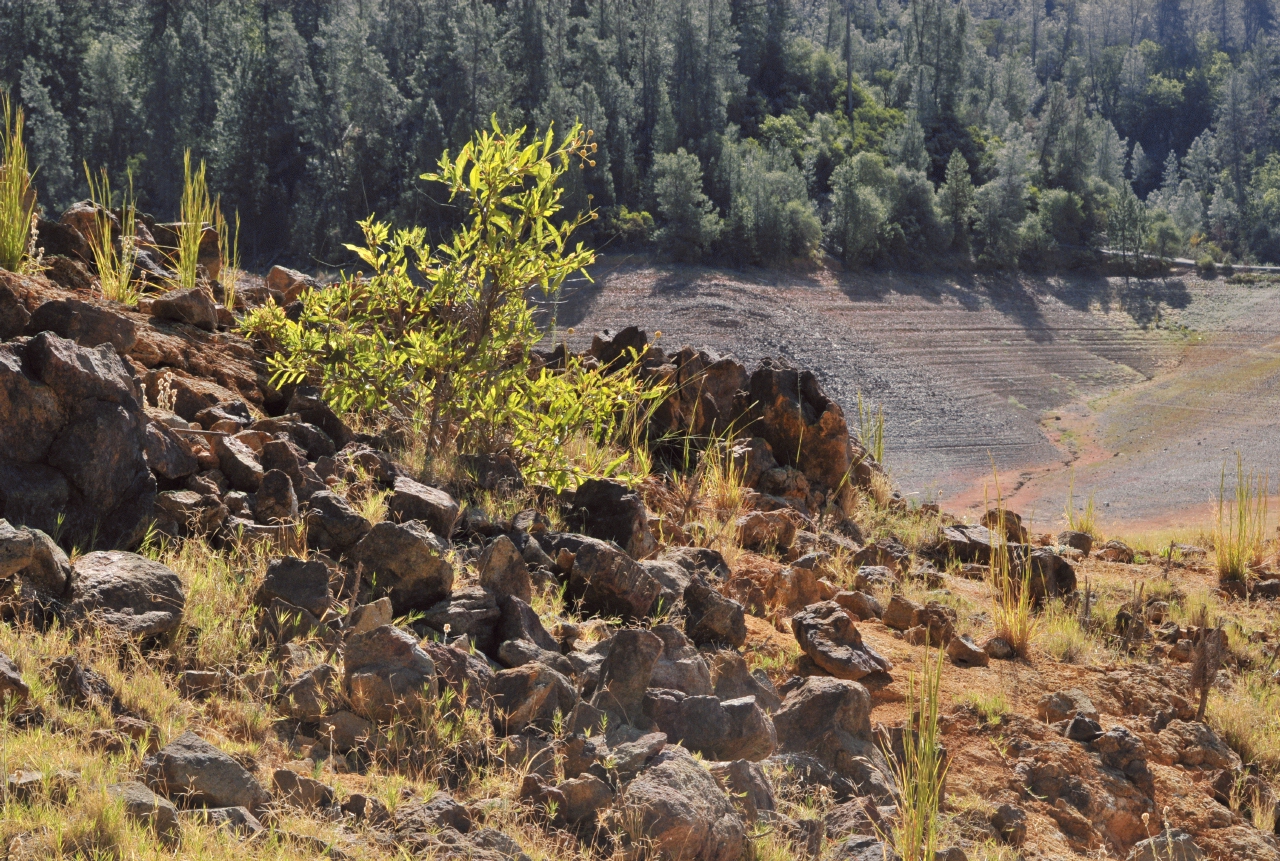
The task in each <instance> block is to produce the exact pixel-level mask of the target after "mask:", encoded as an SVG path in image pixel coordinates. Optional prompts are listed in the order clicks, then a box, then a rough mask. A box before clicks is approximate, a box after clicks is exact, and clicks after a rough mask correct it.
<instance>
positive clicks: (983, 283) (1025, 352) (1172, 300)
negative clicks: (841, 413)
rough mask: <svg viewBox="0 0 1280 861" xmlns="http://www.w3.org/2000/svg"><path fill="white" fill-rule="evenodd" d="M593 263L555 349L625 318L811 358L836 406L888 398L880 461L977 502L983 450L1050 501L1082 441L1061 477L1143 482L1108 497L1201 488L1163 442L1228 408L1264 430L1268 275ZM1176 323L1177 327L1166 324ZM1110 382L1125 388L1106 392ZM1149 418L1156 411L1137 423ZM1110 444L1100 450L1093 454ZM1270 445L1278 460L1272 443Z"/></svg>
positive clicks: (1176, 495)
mask: <svg viewBox="0 0 1280 861" xmlns="http://www.w3.org/2000/svg"><path fill="white" fill-rule="evenodd" d="M593 276H594V277H595V278H596V283H595V284H586V283H583V284H580V285H575V287H574V289H573V290H572V291H566V296H565V297H564V301H563V303H562V304H561V305H560V307H559V316H560V326H561V330H562V333H563V330H564V329H565V328H567V327H570V326H572V327H574V328H575V332H574V334H573V335H569V336H567V339H568V340H569V342H570V345H571V346H573V347H575V348H579V347H583V346H586V345H587V344H589V342H590V336H591V333H593V332H595V331H597V330H599V329H602V328H619V327H622V326H625V325H630V324H636V325H640V326H643V327H644V328H646V329H647V330H648V331H650V332H653V331H655V330H661V331H662V332H663V333H664V334H663V338H662V340H661V343H662V345H663V346H664V347H666V348H668V349H675V348H677V347H679V346H681V345H683V344H686V343H687V344H694V345H698V346H707V347H710V348H712V349H714V350H717V351H719V352H722V353H731V354H733V355H736V356H737V357H738V358H740V359H742V360H743V361H745V362H747V363H748V364H754V363H755V362H756V361H758V360H759V359H761V358H763V357H765V356H773V357H775V358H781V359H785V360H787V361H791V362H793V363H795V364H797V365H800V366H804V367H808V368H811V369H813V371H814V372H815V374H817V376H818V378H819V379H820V380H821V381H822V382H823V384H824V385H825V386H826V387H827V389H828V391H829V392H830V393H831V395H832V396H833V397H835V398H836V399H837V400H838V401H839V402H840V403H841V404H843V405H844V407H845V411H846V413H847V414H848V416H849V417H850V420H851V421H855V420H856V419H855V415H856V409H855V404H856V401H857V395H858V392H862V393H863V395H864V396H866V397H869V398H870V399H871V400H872V401H873V402H874V403H876V404H879V405H882V406H883V407H884V410H885V417H886V425H887V426H886V448H887V451H888V454H887V460H888V462H889V464H890V466H891V467H892V469H893V472H894V475H895V477H897V478H898V480H899V481H900V483H901V484H902V485H903V487H904V489H906V490H907V491H909V492H917V493H919V494H920V495H921V496H928V495H931V494H934V493H940V494H942V495H943V496H945V497H950V498H959V497H964V498H968V499H973V500H976V501H977V503H978V504H980V502H981V486H982V483H983V482H985V481H987V480H988V479H989V477H990V471H991V464H992V461H993V460H994V461H995V464H996V466H997V468H998V469H999V470H1001V471H1002V472H1009V471H1012V472H1014V473H1015V474H1017V475H1020V476H1024V477H1027V480H1026V481H1025V482H1022V484H1023V486H1022V487H1021V489H1020V490H1019V491H1018V494H1017V495H1016V499H1025V500H1027V501H1028V507H1030V506H1034V507H1035V508H1036V509H1037V510H1039V511H1053V512H1056V511H1060V510H1061V506H1062V496H1064V495H1065V490H1066V473H1065V471H1064V465H1065V464H1067V463H1070V462H1072V461H1075V460H1077V459H1078V458H1079V459H1080V460H1081V464H1080V466H1079V471H1080V472H1081V479H1078V482H1077V484H1078V488H1077V492H1079V490H1080V485H1081V484H1086V485H1087V484H1089V483H1090V482H1092V480H1093V479H1092V476H1093V475H1094V474H1095V473H1096V474H1097V476H1098V479H1099V481H1101V480H1103V478H1106V480H1108V481H1119V482H1127V483H1129V484H1130V485H1131V486H1132V487H1134V488H1143V490H1142V493H1143V494H1145V496H1146V498H1144V499H1143V500H1134V499H1132V498H1130V497H1132V496H1133V495H1134V494H1132V493H1131V494H1129V496H1128V497H1125V496H1116V498H1115V499H1113V500H1111V501H1112V503H1113V504H1112V506H1111V509H1112V511H1113V512H1114V511H1118V510H1120V509H1123V508H1125V507H1126V506H1128V507H1132V508H1133V509H1134V510H1135V511H1143V512H1145V511H1147V510H1149V509H1152V508H1153V507H1160V506H1169V507H1173V508H1180V507H1182V506H1185V505H1189V504H1196V505H1198V504H1200V503H1201V502H1203V499H1204V494H1203V493H1201V492H1200V490H1199V489H1198V487H1196V486H1195V484H1194V482H1196V481H1199V480H1201V478H1202V476H1200V475H1199V474H1198V472H1199V471H1188V470H1186V469H1185V468H1183V467H1181V466H1180V464H1179V462H1178V458H1177V457H1176V456H1175V455H1174V454H1173V453H1171V452H1170V451H1164V449H1170V450H1172V451H1173V452H1176V451H1177V447H1178V446H1179V445H1180V446H1182V447H1183V448H1185V446H1186V445H1190V446H1193V447H1194V446H1195V443H1196V441H1197V439H1198V438H1199V437H1203V436H1205V434H1204V432H1203V428H1202V427H1201V426H1200V425H1199V424H1198V422H1201V421H1203V420H1204V419H1205V418H1207V419H1209V420H1210V421H1214V422H1219V423H1221V422H1226V423H1227V424H1228V425H1230V427H1229V429H1228V431H1227V432H1226V433H1225V434H1224V438H1225V439H1226V440H1227V441H1228V442H1229V443H1230V444H1240V445H1246V446H1250V447H1252V449H1258V448H1259V446H1258V445H1257V444H1255V440H1254V437H1255V436H1258V435H1265V434H1266V433H1270V434H1272V435H1273V436H1276V437H1277V438H1280V394H1277V392H1280V379H1277V380H1275V381H1274V384H1273V383H1272V382H1269V380H1270V378H1267V377H1266V375H1265V374H1263V375H1262V377H1261V378H1259V379H1258V380H1257V381H1256V382H1255V384H1253V385H1251V386H1250V385H1244V384H1243V380H1242V379H1240V377H1241V375H1242V374H1243V375H1245V376H1248V374H1249V373H1256V369H1257V368H1258V367H1260V366H1265V365H1267V364H1268V363H1269V362H1271V361H1273V360H1274V361H1280V352H1277V350H1276V349H1275V347H1276V346H1277V345H1280V342H1277V334H1278V333H1280V289H1275V288H1270V289H1260V288H1245V287H1240V286H1238V285H1228V284H1225V283H1224V282H1221V281H1216V282H1202V281H1198V280H1196V279H1190V278H1188V279H1177V278H1170V279H1166V280H1165V281H1163V282H1161V281H1154V282H1137V281H1134V282H1131V283H1130V284H1129V285H1127V286H1126V284H1125V283H1124V281H1123V280H1113V281H1107V280H1106V279H1101V278H1096V277H1080V278H1038V279H1031V278H1022V279H1018V280H1014V279H1011V278H1008V277H1000V278H987V279H984V278H969V277H967V276H966V277H965V278H964V279H963V283H957V279H955V278H948V277H946V276H941V275H940V276H936V277H933V276H914V275H913V276H893V275H869V276H852V275H833V274H832V273H830V272H827V271H825V270H824V271H820V272H817V273H795V274H779V273H760V272H753V273H732V272H724V271H717V270H707V269H701V268H696V267H657V266H646V265H635V264H624V265H618V264H617V263H616V262H613V261H605V263H604V265H602V266H601V267H600V269H599V271H598V272H596V273H593ZM1157 321H1159V323H1160V327H1156V326H1155V325H1154V324H1155V323H1156V322H1157ZM1183 325H1185V326H1189V327H1190V329H1191V330H1192V331H1188V330H1185V329H1180V328H1176V327H1178V326H1183ZM1144 326H1145V328H1144ZM1272 342H1276V344H1272ZM1269 345H1270V346H1269ZM1201 372H1202V375H1201ZM1183 377H1185V378H1186V379H1185V381H1183V382H1178V381H1179V380H1180V379H1182V378H1183ZM1220 377H1221V378H1224V379H1225V382H1226V384H1225V385H1224V381H1223V379H1219V378H1220ZM1162 386H1164V387H1165V388H1162ZM1268 386H1270V387H1271V388H1270V389H1269V388H1268ZM1219 391H1221V394H1214V393H1215V392H1219ZM1126 393H1128V394H1130V395H1132V396H1133V400H1132V401H1124V400H1122V397H1123V396H1124V395H1125V394H1126ZM1232 398H1234V399H1236V400H1235V401H1234V402H1233V401H1232ZM1206 399H1209V400H1206ZM1249 400H1252V401H1253V402H1255V403H1254V404H1252V405H1249V404H1246V403H1244V402H1245V401H1249ZM1268 403H1270V404H1271V405H1272V406H1271V409H1270V412H1269V413H1268V410H1267V409H1266V406H1265V405H1267V404H1268ZM1181 407H1189V408H1198V409H1182V411H1181V413H1179V409H1180V408H1181ZM1199 410H1214V411H1215V412H1214V413H1204V412H1200V411H1199ZM1228 412H1230V414H1231V415H1232V416H1234V417H1233V418H1232V419H1230V420H1229V421H1228V418H1227V417H1228ZM1095 413H1097V415H1095ZM1193 414H1194V415H1193ZM1053 415H1059V416H1061V417H1064V418H1066V419H1069V420H1070V425H1071V426H1070V427H1067V424H1068V423H1067V422H1064V423H1063V427H1062V430H1068V431H1070V433H1071V434H1073V435H1076V436H1079V439H1078V440H1077V439H1076V438H1075V436H1072V438H1071V442H1072V444H1071V446H1067V445H1066V444H1065V440H1066V436H1065V435H1062V434H1055V438H1056V437H1057V436H1063V439H1064V444H1063V445H1062V446H1061V447H1060V446H1059V445H1055V444H1054V443H1052V442H1050V440H1049V439H1048V437H1047V436H1046V434H1045V430H1044V428H1043V427H1042V426H1041V420H1042V419H1046V418H1049V417H1051V416H1053ZM1153 423H1154V424H1160V425H1163V426H1166V427H1165V428H1164V429H1163V430H1161V431H1160V433H1158V434H1155V435H1152V433H1151V432H1150V431H1149V430H1146V431H1144V430H1142V429H1143V428H1149V427H1150V425H1152V424H1153ZM1255 428H1256V429H1258V430H1256V431H1255V430H1254V429H1255ZM1143 433H1145V434H1146V436H1139V434H1143ZM1117 435H1118V436H1119V437H1121V438H1122V439H1121V440H1120V441H1117V440H1116V439H1114V438H1115V437H1116V436H1117ZM1170 435H1173V436H1175V437H1177V439H1178V442H1177V443H1176V444H1174V445H1170V440H1169V439H1167V438H1168V437H1169V436H1170ZM1157 442H1158V443H1159V445H1157V444H1156V443H1157ZM1205 445H1206V443H1205V442H1203V441H1201V446H1200V448H1201V449H1203V448H1204V446H1205ZM1277 445H1280V442H1278V443H1277ZM1068 448H1070V450H1068ZM1262 448H1264V449H1265V445H1262ZM1149 449H1154V451H1148V450H1149ZM1117 451H1119V452H1121V453H1122V454H1121V456H1120V458H1119V459H1115V453H1116V452H1117ZM1106 459H1110V460H1114V462H1110V460H1109V461H1108V462H1107V463H1106V464H1105V468H1103V466H1102V465H1101V464H1102V462H1103V461H1104V460H1106ZM1215 462H1216V461H1215ZM1270 462H1271V463H1272V464H1277V463H1280V452H1277V456H1276V457H1274V458H1272V460H1271V461H1270ZM1121 465H1124V466H1125V468H1124V469H1120V466H1121ZM1217 468H1218V467H1217V466H1215V467H1214V470H1215V472H1214V475H1215V476H1216V474H1217V473H1216V469H1217ZM1179 469H1181V470H1182V471H1183V472H1184V473H1189V472H1194V473H1196V474H1194V475H1190V477H1189V478H1188V479H1187V480H1186V481H1178V480H1171V481H1167V482H1166V485H1165V486H1166V487H1167V488H1168V489H1169V491H1170V492H1162V491H1159V490H1156V489H1155V488H1156V486H1157V485H1156V484H1153V483H1152V482H1150V481H1149V480H1148V476H1150V475H1156V476H1158V475H1162V474H1164V473H1169V472H1176V471H1177V470H1179ZM1137 471H1142V472H1144V475H1143V476H1138V475H1136V474H1131V473H1136V472H1137ZM1139 479H1141V480H1139ZM1215 487H1216V484H1215ZM1085 492H1086V493H1087V492H1088V490H1087V488H1086V489H1085ZM1109 492H1110V491H1109ZM1136 492H1137V491H1135V492H1134V493H1136ZM966 494H967V496H966ZM1050 497H1053V499H1052V502H1051V504H1050Z"/></svg>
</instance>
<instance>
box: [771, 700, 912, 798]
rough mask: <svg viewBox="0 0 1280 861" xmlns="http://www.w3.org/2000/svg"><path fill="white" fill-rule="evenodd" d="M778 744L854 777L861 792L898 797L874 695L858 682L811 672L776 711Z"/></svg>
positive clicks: (838, 772) (774, 720)
mask: <svg viewBox="0 0 1280 861" xmlns="http://www.w3.org/2000/svg"><path fill="white" fill-rule="evenodd" d="M773 724H774V727H775V729H776V731H777V733H778V749H779V750H780V751H782V752H784V753H799V754H808V755H810V756H812V757H814V758H815V759H816V760H817V761H818V762H819V763H821V764H822V765H823V766H824V767H825V768H827V769H829V770H830V771H831V772H833V773H834V774H836V775H838V776H840V777H842V778H844V779H846V780H848V781H850V782H851V783H852V784H854V785H855V786H856V787H857V788H858V794H859V795H872V796H875V797H876V798H877V799H878V803H881V804H887V803H892V797H893V791H894V790H893V777H892V772H891V770H890V768H889V764H888V762H887V761H886V760H885V758H884V754H883V753H882V752H881V751H880V748H879V747H878V746H877V745H876V744H875V743H874V742H872V741H871V695H870V694H868V693H867V689H866V688H864V687H863V686H862V685H860V684H858V683H857V682H852V681H848V680H847V679H834V678H827V677H821V676H811V677H809V678H807V679H805V680H804V683H803V684H802V685H800V687H798V688H796V689H795V690H793V691H792V692H791V693H789V694H788V695H787V698H786V700H784V701H783V703H782V707H781V708H780V709H778V711H776V712H775V713H774V715H773Z"/></svg>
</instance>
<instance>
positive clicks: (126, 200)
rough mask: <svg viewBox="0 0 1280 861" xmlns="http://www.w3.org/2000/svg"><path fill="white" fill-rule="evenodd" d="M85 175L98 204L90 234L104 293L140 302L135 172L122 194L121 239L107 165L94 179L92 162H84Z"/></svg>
mask: <svg viewBox="0 0 1280 861" xmlns="http://www.w3.org/2000/svg"><path fill="white" fill-rule="evenodd" d="M84 176H85V179H86V180H88V182H89V199H90V200H91V201H93V203H94V204H95V206H96V211H95V213H94V222H95V223H94V231H93V234H92V235H90V236H89V248H90V250H91V251H92V252H93V262H94V265H95V266H96V267H97V270H98V283H99V284H100V285H101V286H102V295H103V296H105V297H106V298H108V299H111V300H113V301H115V302H123V303H124V304H126V305H136V304H138V297H139V292H140V291H139V290H138V284H137V282H135V281H134V278H133V265H134V260H136V259H137V256H138V248H137V240H138V217H137V216H138V210H137V206H136V205H135V203H134V198H133V173H132V172H130V173H129V189H128V191H126V192H125V193H124V194H122V195H121V199H120V201H119V203H120V230H119V233H120V235H119V237H118V240H119V241H118V243H117V241H116V239H115V238H113V233H114V232H115V225H114V223H113V222H114V218H113V215H112V211H113V210H114V209H115V204H116V200H115V193H114V192H113V191H112V189H111V180H110V178H109V177H108V176H107V169H106V168H103V169H102V170H101V171H100V172H99V174H98V178H97V179H94V176H93V174H92V173H91V172H90V171H89V165H88V164H87V163H86V164H85V166H84Z"/></svg>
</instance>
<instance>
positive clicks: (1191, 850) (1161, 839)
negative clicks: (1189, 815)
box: [1128, 828, 1206, 861]
mask: <svg viewBox="0 0 1280 861" xmlns="http://www.w3.org/2000/svg"><path fill="white" fill-rule="evenodd" d="M1205 857H1206V856H1205V854H1204V851H1203V850H1202V849H1201V848H1200V847H1199V846H1197V845H1196V843H1195V841H1194V840H1192V839H1191V835H1190V834H1188V833H1187V832H1185V831H1183V830H1182V829H1180V828H1174V829H1171V830H1169V831H1167V832H1166V831H1162V832H1160V833H1159V834H1157V835H1156V836H1155V837H1149V838H1147V839H1146V840H1141V841H1139V842H1138V843H1135V844H1134V846H1133V849H1132V850H1131V851H1130V852H1129V859H1128V861H1204V859H1205Z"/></svg>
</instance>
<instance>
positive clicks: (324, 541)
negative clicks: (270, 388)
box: [263, 443, 370, 550]
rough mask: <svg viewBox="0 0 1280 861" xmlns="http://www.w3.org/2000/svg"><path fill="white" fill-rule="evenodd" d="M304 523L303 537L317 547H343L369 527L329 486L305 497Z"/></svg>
mask: <svg viewBox="0 0 1280 861" xmlns="http://www.w3.org/2000/svg"><path fill="white" fill-rule="evenodd" d="M267 445H270V443H268V444H267ZM263 451H266V447H265V446H264V447H263ZM306 523H307V540H308V541H309V542H310V543H311V544H312V545H313V546H314V547H316V548H317V549H319V550H346V549H347V548H349V547H351V546H352V545H353V544H355V543H356V542H358V541H360V539H362V538H364V537H365V536H366V535H368V534H369V529H370V527H369V521H367V520H365V519H364V518H363V517H361V516H360V515H359V514H356V512H355V510H354V509H353V508H352V507H351V506H350V505H349V504H348V503H347V501H346V500H345V499H343V498H342V497H341V496H338V495H337V494H336V493H334V492H332V491H329V490H318V491H316V492H315V493H312V494H311V495H310V496H309V497H308V498H307V516H306Z"/></svg>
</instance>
